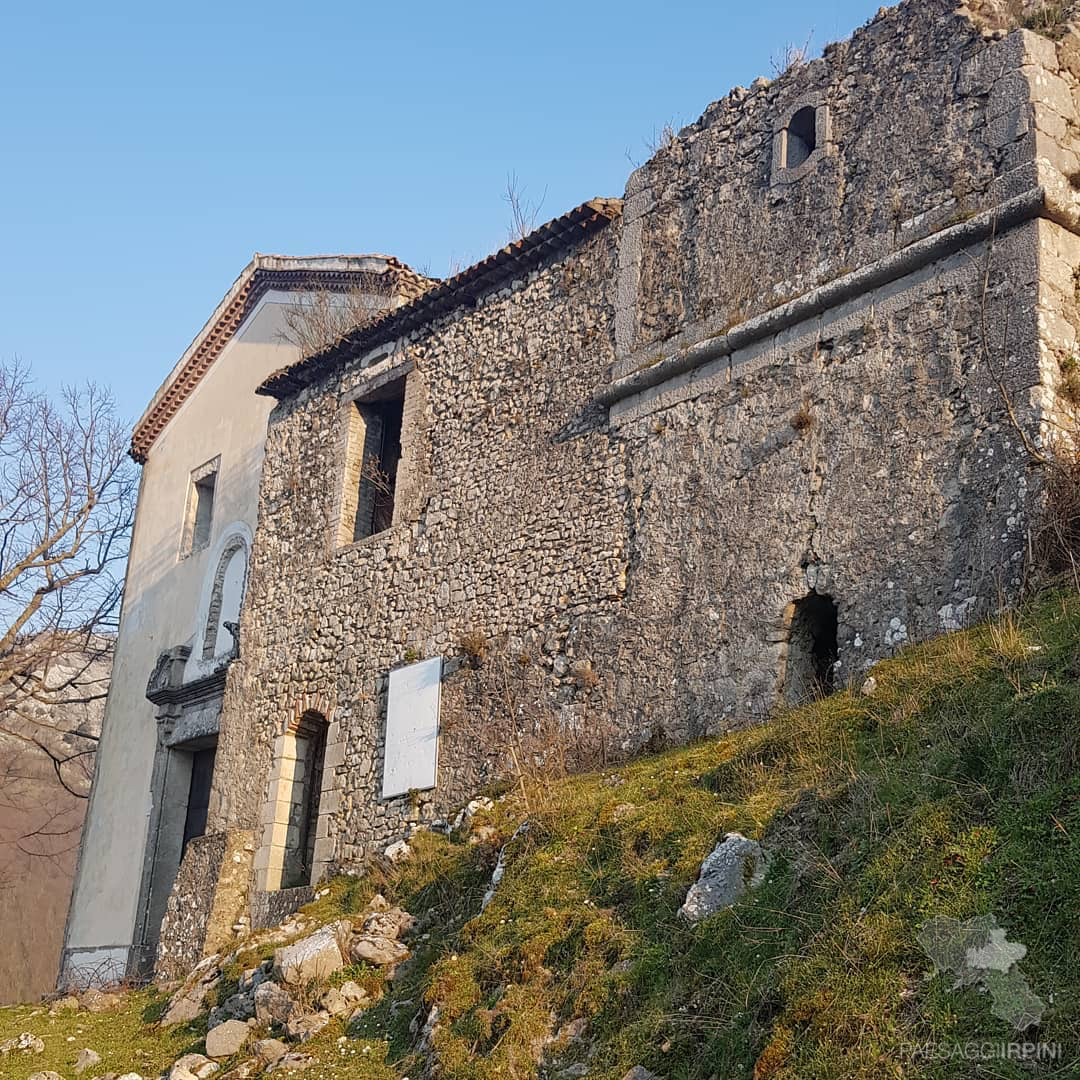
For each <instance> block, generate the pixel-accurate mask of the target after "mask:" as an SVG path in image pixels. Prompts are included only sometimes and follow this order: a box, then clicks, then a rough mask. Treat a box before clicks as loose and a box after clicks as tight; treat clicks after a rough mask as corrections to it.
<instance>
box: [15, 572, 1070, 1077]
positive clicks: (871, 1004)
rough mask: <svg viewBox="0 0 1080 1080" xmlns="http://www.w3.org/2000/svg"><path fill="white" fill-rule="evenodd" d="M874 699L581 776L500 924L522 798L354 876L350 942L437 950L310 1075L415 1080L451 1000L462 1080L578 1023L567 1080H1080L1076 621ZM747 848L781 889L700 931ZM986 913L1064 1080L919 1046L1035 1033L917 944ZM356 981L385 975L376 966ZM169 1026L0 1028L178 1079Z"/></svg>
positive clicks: (542, 834) (19, 1020) (515, 882)
mask: <svg viewBox="0 0 1080 1080" xmlns="http://www.w3.org/2000/svg"><path fill="white" fill-rule="evenodd" d="M873 676H874V680H875V682H876V687H875V689H874V691H873V693H872V694H870V695H864V694H863V693H862V692H861V691H860V690H859V689H858V688H856V690H855V691H854V692H846V693H840V694H836V695H834V696H832V697H830V698H828V699H826V700H824V701H821V702H818V703H816V704H814V705H811V706H808V707H806V708H804V709H800V710H797V711H794V712H791V713H788V714H785V715H783V716H779V717H778V718H776V719H775V720H774V721H773V722H772V723H770V724H769V725H767V726H764V727H761V728H758V729H755V730H752V731H748V732H742V733H738V734H735V735H731V736H729V737H727V738H724V739H721V740H718V741H711V742H707V743H701V744H698V745H696V746H692V747H689V748H684V749H681V750H676V751H671V752H668V753H664V754H660V755H657V756H653V757H648V758H641V759H638V760H636V761H634V762H632V763H630V764H628V765H626V766H623V767H620V768H619V769H618V770H617V771H616V772H614V773H609V774H608V775H602V776H601V775H592V776H584V777H579V778H574V779H572V780H569V781H565V782H562V783H561V784H559V785H558V787H557V788H556V789H555V790H554V791H553V792H551V798H550V799H548V800H546V803H545V808H544V809H541V810H539V811H538V810H537V809H536V807H535V805H534V806H533V812H532V814H531V816H530V820H531V825H530V828H529V830H528V832H527V833H526V834H525V835H523V836H520V837H518V839H516V840H515V841H514V843H513V844H512V845H511V847H510V849H509V852H508V865H507V870H506V874H505V877H504V878H503V880H502V882H501V884H500V886H499V888H498V890H497V892H496V894H495V898H494V899H493V901H492V902H491V904H490V905H489V906H488V908H487V909H486V910H485V911H484V912H483V913H482V914H478V912H479V907H480V899H481V896H482V894H483V892H484V889H485V888H486V885H487V882H488V879H489V876H490V872H491V867H492V865H493V862H494V859H495V855H496V850H497V847H498V846H499V844H501V843H502V842H505V841H506V840H507V839H508V838H509V837H510V836H511V835H513V833H514V831H515V829H516V828H517V826H518V824H519V823H520V822H521V821H522V819H523V818H524V816H525V814H524V809H523V807H522V806H521V805H520V803H519V802H518V801H517V800H516V798H514V797H507V798H505V799H504V800H502V801H501V802H500V803H498V804H497V806H496V809H495V810H494V811H492V812H491V813H490V814H488V815H486V816H484V817H483V818H482V820H483V822H484V823H485V824H489V825H492V826H494V827H495V829H496V833H497V835H496V838H495V839H493V840H492V841H491V842H489V843H479V844H477V843H473V844H470V843H468V842H467V838H466V837H464V836H455V837H451V838H446V837H441V836H436V835H425V836H420V837H418V838H416V840H415V841H414V849H415V853H414V856H413V858H412V859H411V860H410V861H409V862H407V863H405V864H402V865H401V866H399V867H396V868H394V869H392V870H388V869H379V870H373V871H372V873H371V874H370V875H369V876H368V877H366V878H357V879H340V880H337V881H335V882H334V883H333V886H332V889H331V892H330V894H329V895H328V896H326V897H325V898H324V899H322V900H320V901H319V902H318V903H317V904H316V905H313V906H312V908H310V909H308V910H310V911H312V912H316V913H317V914H318V915H319V916H320V918H325V919H326V920H329V919H330V918H332V917H334V916H336V915H337V914H339V913H341V912H348V911H354V910H358V909H359V908H361V907H362V906H363V905H364V904H365V903H366V901H367V899H368V898H369V897H370V896H371V895H372V893H374V892H375V891H376V890H381V891H382V892H383V893H385V894H386V895H387V896H388V898H389V899H390V900H391V901H396V902H399V903H401V904H402V905H403V906H404V907H406V908H407V909H408V910H409V911H411V912H413V913H414V914H417V915H419V916H420V917H421V919H422V923H423V926H422V929H424V930H425V931H426V932H427V933H428V934H429V935H430V936H429V937H428V939H427V940H426V941H424V940H422V941H421V942H420V943H419V944H418V946H417V949H416V952H415V954H414V959H413V961H412V962H410V963H409V964H407V965H405V966H404V967H403V968H402V969H401V970H400V972H399V977H398V979H397V980H396V981H395V982H394V983H393V984H392V985H391V986H390V987H389V989H388V993H387V994H386V996H385V997H384V998H383V1000H382V1001H381V1003H380V1004H378V1005H377V1006H376V1007H375V1008H373V1009H371V1010H369V1011H368V1012H367V1013H365V1014H364V1015H363V1017H362V1018H361V1019H360V1020H359V1021H358V1022H357V1023H355V1024H354V1026H353V1029H352V1030H351V1031H349V1032H348V1034H347V1035H346V1033H345V1030H344V1028H343V1027H342V1026H341V1024H340V1022H335V1023H334V1024H332V1025H331V1027H330V1028H328V1029H327V1031H325V1032H324V1033H323V1034H322V1035H320V1036H319V1037H318V1038H317V1040H315V1041H314V1042H313V1043H310V1044H308V1045H307V1046H306V1047H305V1049H306V1050H309V1051H311V1052H314V1053H317V1054H318V1059H319V1064H318V1065H317V1066H313V1067H312V1068H311V1069H309V1070H308V1071H307V1072H306V1073H305V1074H303V1075H305V1076H342V1077H345V1076H356V1077H361V1078H364V1077H367V1078H371V1080H382V1078H391V1077H403V1076H410V1077H412V1078H413V1080H417V1077H419V1076H420V1074H421V1067H422V1064H423V1063H422V1062H420V1061H419V1060H418V1058H417V1057H416V1054H415V1051H416V1046H417V1036H416V1034H415V1032H416V1030H417V1029H418V1028H419V1027H421V1026H422V1025H423V1023H424V1020H425V1018H426V1017H427V1016H428V1014H429V1011H430V1008H431V1006H432V1005H437V1006H438V1009H439V1023H438V1027H437V1028H436V1030H435V1033H434V1036H433V1039H432V1043H433V1047H434V1054H435V1055H436V1056H437V1059H438V1062H439V1064H440V1066H441V1070H442V1071H441V1075H442V1076H444V1077H448V1078H455V1080H457V1078H462V1080H464V1078H495V1077H499V1078H504V1077H527V1076H534V1075H537V1065H536V1064H535V1059H536V1057H537V1053H538V1048H539V1047H540V1046H541V1043H542V1040H543V1039H544V1037H545V1035H547V1033H549V1032H550V1031H552V1030H553V1029H558V1028H559V1027H560V1026H561V1025H564V1024H566V1023H567V1022H568V1021H571V1020H574V1019H579V1018H580V1019H584V1020H586V1021H587V1028H586V1029H585V1034H584V1035H583V1037H581V1038H579V1039H576V1040H567V1039H566V1038H564V1039H563V1040H562V1041H561V1043H560V1044H556V1045H555V1046H554V1047H549V1051H548V1052H549V1060H557V1064H555V1065H554V1066H552V1067H551V1068H550V1069H549V1070H548V1072H549V1074H550V1075H556V1074H557V1073H558V1071H559V1070H561V1069H565V1068H566V1067H567V1066H568V1065H570V1064H572V1063H574V1062H576V1061H581V1062H583V1063H585V1064H587V1067H588V1072H587V1075H589V1076H592V1077H603V1078H611V1080H620V1078H621V1077H622V1076H623V1074H624V1073H625V1072H626V1071H627V1070H628V1069H629V1068H630V1067H631V1066H633V1065H638V1064H640V1065H643V1066H646V1067H647V1068H649V1069H650V1070H652V1071H653V1072H654V1073H656V1074H657V1075H659V1076H662V1077H678V1078H686V1080H691V1078H693V1080H707V1078H710V1077H718V1078H724V1080H726V1078H729V1077H751V1076H754V1077H757V1078H758V1080H765V1078H795V1077H798V1078H800V1080H801V1078H818V1077H820V1078H840V1077H866V1078H881V1077H891V1076H897V1077H899V1076H903V1077H905V1078H907V1077H966V1076H972V1077H974V1076H991V1077H1013V1076H1015V1077H1020V1076H1030V1075H1032V1073H1033V1072H1034V1074H1035V1075H1058V1076H1065V1075H1075V1073H1074V1072H1073V1069H1074V1068H1075V1067H1076V1066H1075V1065H1072V1064H1070V1063H1074V1062H1080V981H1078V978H1077V970H1076V969H1077V964H1078V962H1080V961H1078V958H1080V918H1078V917H1077V914H1078V910H1080V772H1078V769H1080V733H1078V719H1080V598H1078V597H1077V596H1076V595H1075V594H1072V593H1068V594H1060V593H1054V594H1047V595H1045V596H1043V597H1042V598H1040V599H1039V600H1038V601H1036V602H1034V603H1032V604H1031V605H1029V606H1028V607H1027V608H1025V609H1024V610H1023V611H1022V612H1021V613H1019V614H1018V615H1015V616H1010V615H1006V616H1002V617H999V618H997V619H995V620H994V621H993V622H991V623H989V624H986V625H983V626H980V627H977V628H975V629H973V630H971V631H969V632H965V633H961V634H954V635H950V636H948V637H944V638H940V639H938V640H935V641H933V642H930V643H929V644H927V645H924V646H920V647H916V648H912V649H909V650H907V651H905V652H904V653H903V654H902V655H900V656H899V657H897V658H896V659H894V660H891V661H888V662H886V663H883V664H880V665H878V667H876V668H875V669H874V671H873ZM534 801H535V794H534ZM732 830H738V831H740V832H743V833H745V834H746V835H748V836H754V837H757V838H760V839H761V840H762V842H763V844H764V845H765V847H766V849H767V850H768V852H769V854H770V857H771V869H770V873H769V876H768V878H767V880H766V882H765V883H764V884H763V885H762V886H761V887H760V888H758V889H757V890H756V891H755V892H753V893H752V894H751V895H750V896H749V897H748V898H747V899H746V900H744V901H743V902H742V903H740V904H739V905H737V906H736V907H735V908H733V909H731V910H729V911H727V912H723V913H721V914H719V915H718V916H716V917H714V918H712V919H710V920H707V921H706V922H704V923H702V924H700V925H699V926H697V927H696V928H691V927H688V926H686V925H685V924H684V923H683V922H682V921H681V920H680V919H679V918H678V917H677V915H676V912H677V910H678V907H679V905H680V904H681V903H682V901H683V899H684V897H685V894H686V890H687V888H688V886H689V885H690V884H691V883H692V882H693V880H694V879H695V877H696V875H697V871H698V867H699V866H700V863H701V861H702V859H703V858H704V856H705V855H706V854H707V853H708V852H709V851H710V850H711V849H712V848H713V846H714V845H715V844H716V842H717V841H718V840H719V839H720V838H722V836H723V834H724V833H725V832H728V831H732ZM989 913H992V914H993V915H995V916H996V917H997V920H998V922H999V924H1000V925H1001V926H1002V927H1004V928H1006V929H1007V931H1008V936H1009V940H1011V941H1018V942H1022V943H1023V944H1024V945H1025V946H1027V949H1028V952H1027V955H1026V956H1025V957H1024V958H1023V960H1022V961H1021V965H1020V966H1021V968H1022V969H1023V972H1024V974H1025V976H1026V977H1027V980H1028V983H1029V984H1030V986H1031V989H1032V990H1033V991H1034V993H1036V994H1037V995H1039V996H1040V997H1041V998H1042V999H1043V1000H1044V1001H1045V1002H1046V1003H1047V1011H1046V1015H1045V1017H1044V1020H1043V1023H1042V1025H1041V1026H1040V1027H1039V1028H1038V1029H1037V1030H1036V1031H1029V1032H1028V1034H1027V1036H1026V1037H1027V1038H1028V1039H1032V1040H1034V1039H1037V1040H1039V1041H1041V1042H1044V1043H1050V1044H1055V1043H1056V1044H1060V1046H1061V1051H1062V1057H1061V1058H1059V1059H1058V1060H1056V1061H1055V1062H1052V1063H1045V1064H1043V1065H1040V1066H1032V1065H1031V1064H1027V1065H1023V1064H1020V1063H1017V1062H1010V1061H1007V1060H1006V1061H1002V1060H989V1061H981V1062H975V1061H965V1060H963V1059H961V1058H955V1057H954V1058H952V1059H950V1060H931V1059H926V1058H920V1057H917V1056H912V1054H911V1053H910V1052H909V1051H908V1050H907V1049H906V1048H905V1044H912V1043H925V1042H926V1041H928V1040H933V1041H936V1042H938V1043H939V1044H943V1045H944V1046H946V1047H951V1046H953V1045H954V1044H957V1043H965V1042H967V1041H968V1040H974V1041H976V1042H977V1043H979V1044H983V1043H989V1044H992V1045H994V1046H996V1045H998V1044H1001V1043H1004V1042H1008V1041H1015V1040H1017V1039H1018V1038H1019V1037H1018V1036H1016V1035H1015V1034H1014V1033H1012V1032H1011V1031H1010V1029H1009V1027H1008V1025H1006V1024H1004V1023H1003V1022H1002V1021H1001V1020H999V1019H997V1018H995V1017H994V1016H993V1015H992V1014H991V1011H990V1009H991V1001H990V997H989V995H987V994H985V993H981V992H980V991H979V989H978V988H966V989H958V990H953V989H952V983H953V980H952V979H951V978H948V977H944V976H941V975H936V976H935V975H934V973H933V964H932V963H931V961H930V960H929V959H928V957H927V956H926V954H925V953H924V952H923V950H922V948H921V947H920V946H919V944H918V941H917V934H918V932H919V927H920V924H921V923H922V922H923V920H925V919H926V918H928V917H930V916H933V915H949V916H955V917H958V918H968V917H971V916H975V915H981V914H989ZM246 964H248V965H250V961H246ZM237 974H238V971H237ZM337 978H341V979H344V978H353V979H359V980H367V981H368V982H369V983H373V984H374V982H375V981H377V980H374V977H373V973H372V972H371V971H368V970H365V969H364V968H363V967H362V966H359V967H353V968H349V969H346V971H345V972H342V973H340V975H339V976H338V977H337ZM156 1002H157V999H156V998H155V995H154V992H153V991H142V992H139V993H137V994H133V995H131V996H130V998H129V1001H128V1004H127V1006H126V1008H125V1011H124V1012H123V1013H122V1014H120V1015H117V1014H101V1015H97V1016H90V1015H87V1014H85V1013H78V1014H59V1015H57V1016H55V1017H49V1016H48V1015H47V1014H46V1013H45V1012H43V1011H41V1010H38V1011H36V1012H35V1011H32V1010H30V1009H27V1008H21V1009H7V1010H0V1041H2V1040H3V1039H4V1038H7V1037H9V1036H10V1035H12V1034H16V1033H18V1032H19V1031H23V1030H31V1031H34V1032H35V1033H37V1034H39V1035H41V1036H42V1037H43V1038H44V1039H45V1042H46V1050H45V1052H44V1053H43V1054H40V1055H36V1056H35V1057H34V1059H33V1061H32V1063H31V1062H30V1060H29V1059H19V1060H18V1061H12V1060H11V1059H10V1058H9V1059H8V1060H7V1061H6V1062H5V1061H4V1059H0V1070H4V1069H7V1070H8V1071H7V1072H6V1073H4V1074H3V1075H10V1076H13V1077H20V1078H22V1077H23V1076H25V1075H28V1074H29V1073H31V1072H33V1071H34V1070H35V1069H43V1068H54V1069H56V1070H57V1071H59V1072H60V1073H61V1074H62V1075H64V1076H71V1075H74V1074H73V1073H72V1071H71V1064H72V1063H73V1062H74V1059H75V1055H76V1054H77V1053H78V1051H79V1049H81V1048H82V1047H83V1046H92V1047H94V1048H95V1049H96V1050H98V1052H100V1053H101V1054H102V1055H103V1057H104V1058H105V1060H104V1062H103V1064H102V1065H101V1066H100V1067H99V1070H98V1071H99V1072H100V1071H104V1070H105V1069H111V1070H115V1071H119V1072H123V1071H126V1070H128V1069H135V1070H139V1069H140V1065H141V1066H142V1068H143V1069H144V1070H146V1071H145V1072H144V1073H143V1075H154V1074H153V1073H152V1072H151V1071H150V1070H151V1069H152V1068H160V1067H161V1066H162V1065H163V1064H165V1063H166V1062H167V1061H168V1060H171V1059H172V1057H174V1056H176V1054H178V1053H179V1052H180V1051H181V1050H183V1049H188V1048H198V1047H199V1046H200V1038H201V1031H202V1030H203V1029H202V1028H200V1024H202V1025H205V1020H202V1021H196V1022H195V1023H194V1024H193V1025H191V1026H190V1027H188V1028H184V1029H180V1030H179V1031H177V1032H174V1034H173V1035H171V1036H169V1042H168V1045H167V1046H165V1045H163V1044H162V1041H161V1039H160V1038H159V1036H158V1034H157V1033H156V1031H155V1029H154V1028H153V1027H152V1026H149V1025H148V1024H147V1023H146V1021H149V1020H152V1019H153V1017H154V1015H155V1011H156V1009H157V1008H158V1004H157V1003H156ZM410 1027H412V1030H410ZM76 1028H80V1029H82V1030H80V1031H76V1030H75V1029H76ZM71 1035H75V1040H74V1041H72V1042H68V1041H67V1039H68V1037H69V1036H71ZM140 1054H141V1055H142V1056H141V1057H140V1056H139V1055H140ZM170 1055H172V1057H170ZM226 1071H227V1070H225V1069H223V1070H222V1073H225V1072H226ZM578 1074H579V1075H581V1073H580V1071H579V1073H578ZM88 1075H91V1076H92V1075H94V1072H91V1073H89V1074H88ZM219 1075H221V1074H219ZM568 1075H569V1074H568Z"/></svg>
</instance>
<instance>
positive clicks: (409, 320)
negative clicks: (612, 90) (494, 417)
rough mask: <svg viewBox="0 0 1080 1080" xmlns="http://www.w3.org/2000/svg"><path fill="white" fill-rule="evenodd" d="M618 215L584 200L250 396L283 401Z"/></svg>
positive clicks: (618, 205) (614, 205)
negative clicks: (255, 394)
mask: <svg viewBox="0 0 1080 1080" xmlns="http://www.w3.org/2000/svg"><path fill="white" fill-rule="evenodd" d="M621 212H622V200H621V199H590V200H589V201H588V202H585V203H582V204H581V205H580V206H576V207H574V209H573V210H570V211H568V212H567V213H565V214H563V215H562V216H561V217H557V218H554V219H553V220H551V221H549V222H547V223H546V224H544V225H541V226H540V227H539V228H538V229H535V230H533V232H531V233H529V235H528V236H526V237H524V238H522V239H521V240H516V241H514V242H513V243H511V244H507V245H506V247H503V248H500V249H499V250H498V251H496V252H495V253H494V254H492V255H489V256H488V257H487V258H486V259H482V260H481V261H480V262H478V263H475V264H474V265H472V266H470V267H468V268H467V269H465V270H462V271H461V272H460V273H458V274H455V275H454V276H453V277H451V278H447V279H446V280H445V281H443V282H440V283H439V284H437V285H435V286H433V287H432V288H430V289H428V290H427V291H426V292H424V293H421V294H420V295H419V296H417V297H416V298H415V299H413V300H411V301H409V302H408V303H406V304H402V305H401V306H400V307H397V308H394V309H393V310H391V311H389V312H387V313H386V314H385V315H383V316H381V317H380V318H378V319H376V320H375V321H373V322H370V323H367V324H366V325H364V326H361V327H357V328H356V329H355V330H352V331H350V332H349V333H348V334H346V335H345V336H344V337H343V338H342V339H341V340H340V341H338V342H337V343H336V344H334V345H331V346H330V347H329V348H328V349H324V350H323V351H322V352H321V353H318V354H316V355H315V356H311V357H308V358H306V359H304V360H301V361H299V362H297V363H295V364H291V365H290V366H289V367H286V368H282V369H281V370H280V371H275V372H274V373H273V374H272V375H270V376H268V377H267V378H266V379H265V380H264V381H263V383H262V385H260V386H259V387H258V388H257V390H256V391H255V392H256V393H258V394H263V395H265V396H267V397H273V398H277V399H278V400H281V399H283V398H286V397H289V396H291V395H292V394H295V393H297V392H298V391H300V390H302V389H303V388H304V387H305V386H308V385H310V384H311V383H312V382H313V381H314V380H315V379H317V378H318V377H319V376H320V375H322V374H324V373H325V372H327V371H331V370H333V368H334V367H336V366H337V365H339V364H342V363H345V362H347V361H348V360H351V359H353V358H355V357H356V356H358V355H360V354H362V353H365V352H367V351H369V350H370V349H373V348H376V347H377V346H379V345H382V344H385V343H386V342H388V341H394V340H396V339H397V338H400V337H403V336H405V335H406V334H409V333H411V332H412V331H414V330H417V329H419V328H420V327H422V326H424V325H426V324H427V323H430V322H431V321H433V320H434V319H437V318H439V317H440V316H441V315H445V314H446V313H447V312H450V311H453V310H454V309H455V308H459V307H462V306H464V305H466V304H470V303H473V302H475V301H476V300H477V299H478V298H479V297H480V296H481V295H483V294H484V293H486V292H489V291H490V290H491V289H493V288H494V287H495V286H496V285H498V284H500V283H502V282H504V281H506V280H507V279H509V278H512V277H516V276H520V275H521V274H523V273H527V272H528V271H530V270H532V269H534V268H535V267H536V266H538V265H539V264H540V263H541V262H543V261H544V260H545V259H547V258H549V257H550V256H551V255H552V254H555V253H557V252H561V251H564V250H566V249H568V248H570V247H572V246H573V245H574V244H576V243H578V242H579V241H580V240H582V239H584V238H585V237H586V236H588V235H590V234H591V233H593V232H596V231H597V230H598V229H601V228H603V227H604V226H605V225H607V224H608V222H609V221H611V220H612V219H614V218H616V217H618V216H619V214H620V213H621Z"/></svg>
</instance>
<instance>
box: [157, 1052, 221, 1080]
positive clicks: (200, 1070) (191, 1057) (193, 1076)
mask: <svg viewBox="0 0 1080 1080" xmlns="http://www.w3.org/2000/svg"><path fill="white" fill-rule="evenodd" d="M220 1068H221V1066H220V1065H218V1064H217V1062H215V1061H211V1060H210V1059H209V1058H208V1057H205V1056H204V1055H202V1054H185V1055H184V1056H183V1057H182V1058H178V1059H177V1060H176V1061H174V1062H173V1067H172V1068H171V1069H170V1070H169V1080H206V1077H208V1076H212V1075H213V1074H214V1073H216V1072H217V1071H218V1069H220Z"/></svg>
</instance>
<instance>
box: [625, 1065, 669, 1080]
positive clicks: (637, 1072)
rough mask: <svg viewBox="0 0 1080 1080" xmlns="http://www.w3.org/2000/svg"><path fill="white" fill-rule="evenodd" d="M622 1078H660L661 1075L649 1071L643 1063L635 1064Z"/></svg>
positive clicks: (629, 1079) (639, 1079)
mask: <svg viewBox="0 0 1080 1080" xmlns="http://www.w3.org/2000/svg"><path fill="white" fill-rule="evenodd" d="M622 1080H660V1077H659V1076H657V1075H656V1073H651V1072H649V1070H648V1069H646V1068H645V1067H644V1066H643V1065H635V1066H634V1067H633V1068H632V1069H631V1070H630V1071H629V1072H628V1073H627V1074H626V1075H625V1076H624V1077H623V1078H622Z"/></svg>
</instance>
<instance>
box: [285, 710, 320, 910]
mask: <svg viewBox="0 0 1080 1080" xmlns="http://www.w3.org/2000/svg"><path fill="white" fill-rule="evenodd" d="M327 729H328V725H327V723H326V719H325V718H324V717H323V716H322V715H321V714H320V713H316V712H306V713H304V715H303V716H301V718H300V722H299V724H297V726H296V734H295V738H294V743H295V755H294V759H293V775H292V784H291V787H290V792H289V808H288V829H287V833H286V837H285V856H284V866H283V868H282V886H283V888H286V889H293V888H297V887H298V886H301V885H312V884H314V882H313V881H312V880H311V878H312V871H313V870H314V867H315V840H316V837H317V835H318V830H319V800H320V796H321V794H322V782H323V769H324V766H325V762H326V733H327Z"/></svg>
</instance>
